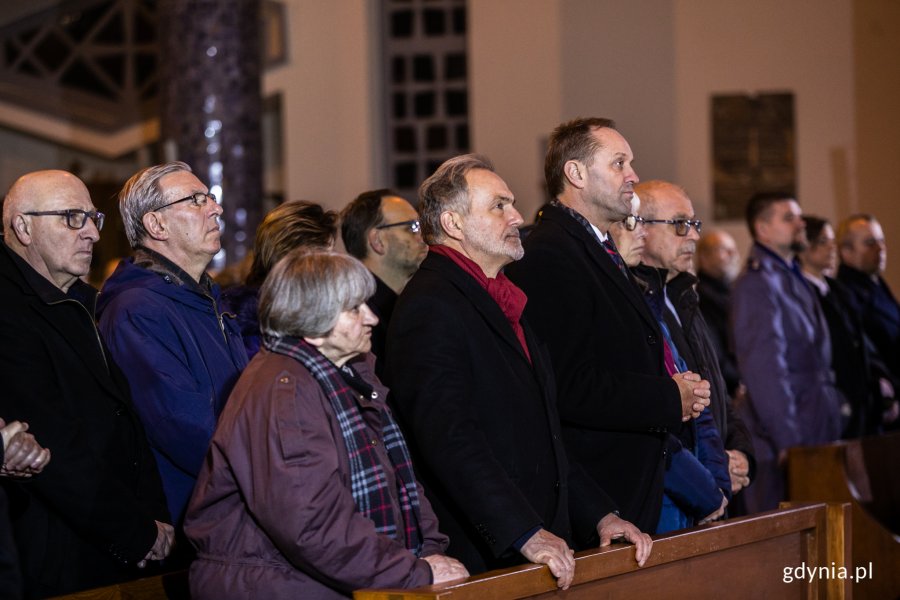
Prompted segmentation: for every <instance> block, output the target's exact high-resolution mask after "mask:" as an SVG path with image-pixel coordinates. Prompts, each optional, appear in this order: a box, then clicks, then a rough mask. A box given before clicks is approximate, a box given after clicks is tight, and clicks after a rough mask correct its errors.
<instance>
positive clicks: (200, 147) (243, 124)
mask: <svg viewBox="0 0 900 600" xmlns="http://www.w3.org/2000/svg"><path fill="white" fill-rule="evenodd" d="M260 6H261V0H160V3H159V36H160V49H161V55H160V60H161V63H160V70H159V73H160V82H159V85H160V103H161V106H160V114H161V134H162V140H163V151H164V154H165V157H166V160H173V159H177V160H183V161H184V162H186V163H188V164H189V165H191V167H192V168H193V170H194V173H195V174H196V175H197V177H199V178H200V180H201V181H203V182H204V183H206V184H207V185H208V186H209V188H210V191H211V192H213V193H214V194H215V195H216V197H217V198H219V200H220V202H221V204H222V207H223V208H224V210H225V213H224V216H223V219H224V228H223V229H224V231H223V235H222V249H223V251H224V252H220V253H219V255H217V256H216V258H215V259H214V260H213V264H212V265H211V267H212V268H219V267H223V266H225V264H226V262H227V263H228V264H232V263H236V262H239V261H240V260H241V259H242V258H244V256H245V255H246V254H247V253H248V252H249V251H250V250H251V249H252V247H253V238H254V235H255V232H256V226H257V224H258V223H259V220H260V218H261V212H262V197H263V183H262V181H263V179H262V140H261V127H260V122H261V116H262V100H261V92H260V71H261V50H260V23H259V20H260Z"/></svg>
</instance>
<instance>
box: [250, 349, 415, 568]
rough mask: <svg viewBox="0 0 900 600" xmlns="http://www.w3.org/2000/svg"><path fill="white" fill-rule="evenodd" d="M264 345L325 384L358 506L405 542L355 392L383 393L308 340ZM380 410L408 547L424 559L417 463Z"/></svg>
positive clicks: (382, 529)
mask: <svg viewBox="0 0 900 600" xmlns="http://www.w3.org/2000/svg"><path fill="white" fill-rule="evenodd" d="M264 345H265V347H266V348H267V349H268V350H270V351H271V352H275V353H277V354H283V355H285V356H290V357H291V358H293V359H295V360H297V361H298V362H299V363H300V364H302V365H303V366H304V367H306V369H307V370H308V371H309V372H310V373H311V374H312V376H313V378H314V379H315V380H316V382H317V383H318V384H319V386H321V388H322V391H323V392H325V396H326V397H327V398H328V400H329V402H331V407H332V409H333V410H334V414H335V416H336V417H337V420H338V424H339V425H340V427H341V434H342V436H343V438H344V445H345V446H346V447H347V456H348V457H349V458H350V491H351V493H352V494H353V501H354V502H355V503H356V508H357V509H358V510H359V512H360V513H362V515H363V516H365V517H366V518H368V519H369V520H371V521H372V522H373V523H375V531H377V532H378V533H380V534H383V535H386V536H388V537H390V538H392V539H395V540H397V539H399V537H400V536H399V534H398V529H397V523H395V522H394V511H393V509H392V505H393V503H392V502H391V497H390V494H391V492H390V490H389V489H388V479H387V477H386V475H385V471H384V465H383V464H382V462H381V461H380V460H379V457H378V454H377V453H376V452H375V449H374V448H375V447H374V445H373V444H375V443H376V441H377V440H372V439H370V436H371V432H370V431H369V427H368V425H367V423H366V421H365V419H364V418H363V415H362V410H363V409H361V407H360V405H359V402H358V399H359V392H357V391H355V390H354V389H353V388H357V389H359V390H360V391H362V392H364V393H365V394H366V395H369V396H371V397H372V398H373V399H374V398H377V393H376V392H374V390H372V388H371V386H370V385H368V384H367V383H366V382H365V381H364V380H363V379H362V377H360V376H359V374H358V373H356V371H354V370H353V369H352V368H351V367H350V366H349V365H344V366H343V367H341V368H340V371H339V370H338V367H336V366H335V364H334V363H332V362H331V361H330V360H328V359H327V358H325V356H323V355H322V354H321V353H320V352H319V351H318V350H317V349H316V348H315V347H313V346H311V345H310V344H309V343H307V342H306V341H305V340H302V339H297V338H293V337H288V336H285V337H282V338H273V337H271V336H266V338H265V339H264ZM379 412H380V417H381V423H382V429H381V437H382V439H381V443H382V445H383V446H384V449H385V451H386V452H387V455H388V458H389V460H390V462H391V466H392V467H393V469H394V477H395V479H396V483H397V490H396V492H397V495H398V496H399V500H400V510H401V513H402V515H403V533H404V536H403V538H404V539H403V541H404V543H405V545H406V548H408V549H409V550H410V551H412V552H413V553H414V554H415V555H416V556H418V555H419V553H420V552H421V550H422V532H421V528H420V523H421V515H420V513H419V493H418V490H417V489H416V478H415V474H414V473H413V468H412V460H411V459H410V456H409V450H408V449H407V447H406V441H405V440H404V439H403V434H402V433H401V432H400V428H399V427H398V426H397V423H396V422H395V421H394V418H393V417H392V416H391V413H390V412H388V411H387V409H386V408H384V407H382V408H381V409H379Z"/></svg>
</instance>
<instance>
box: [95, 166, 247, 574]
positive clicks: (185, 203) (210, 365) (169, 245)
mask: <svg viewBox="0 0 900 600" xmlns="http://www.w3.org/2000/svg"><path fill="white" fill-rule="evenodd" d="M119 211H120V212H121V214H122V220H123V222H124V224H125V233H126V235H127V236H128V242H129V243H130V245H131V247H132V249H133V250H134V256H133V257H131V258H129V259H127V260H124V261H122V262H121V263H120V264H119V267H118V268H117V269H116V271H115V272H114V273H113V274H112V275H111V276H110V278H109V279H108V280H107V281H106V284H104V286H103V293H102V294H101V295H100V302H99V304H98V307H97V310H98V315H99V326H100V332H101V334H102V335H103V338H104V340H105V341H106V343H107V344H108V345H109V348H110V352H111V353H112V355H113V356H114V357H115V358H116V360H117V361H118V362H119V364H121V365H123V368H124V370H125V375H126V377H127V378H128V382H129V384H130V385H131V391H132V395H133V396H134V402H135V406H136V407H137V411H138V415H139V416H140V417H141V420H142V421H143V423H144V427H145V428H146V429H147V436H148V438H149V440H150V447H151V448H152V449H153V451H154V454H155V455H156V460H157V463H158V465H159V471H160V475H161V477H162V482H163V487H164V489H165V492H166V497H167V499H168V503H169V510H170V512H171V513H172V519H173V522H174V523H175V525H176V528H178V529H179V536H180V525H181V521H182V518H183V515H184V510H185V507H186V506H187V502H188V500H189V499H190V496H191V493H192V491H193V488H194V483H195V482H196V477H197V474H198V473H199V470H200V466H201V465H202V463H203V459H204V456H205V455H206V449H207V446H208V445H209V440H210V438H211V437H212V434H213V431H214V430H215V427H216V422H217V420H218V417H219V414H220V413H221V411H222V408H223V407H224V406H225V401H226V400H227V398H228V394H229V393H230V392H231V388H232V387H233V386H234V383H235V381H236V380H237V378H238V376H239V375H240V373H241V371H242V370H243V368H244V366H245V365H246V364H247V355H246V352H245V350H244V345H243V342H242V340H241V334H240V329H239V327H238V325H237V323H236V321H235V318H234V315H233V314H231V313H227V312H223V310H222V309H221V308H220V296H219V287H218V286H217V285H216V284H214V283H213V281H212V279H211V278H210V277H209V275H208V274H207V273H206V268H207V266H208V265H209V263H210V261H211V260H212V258H213V256H215V255H216V253H217V252H219V250H220V249H221V247H222V244H221V241H220V236H221V231H220V228H219V217H220V216H221V214H222V207H221V206H220V205H219V204H218V203H217V202H216V197H215V196H214V195H212V194H211V193H209V189H208V188H207V187H206V185H204V184H203V182H201V181H200V180H199V179H198V178H197V176H196V175H194V173H192V172H191V168H190V167H189V166H188V165H187V164H185V163H183V162H170V163H166V164H162V165H156V166H153V167H148V168H146V169H144V170H142V171H139V172H138V173H136V174H135V175H134V176H132V177H131V179H129V180H128V181H127V182H126V183H125V186H124V187H123V188H122V191H121V192H120V193H119ZM181 547H182V548H183V549H185V550H187V549H188V548H189V546H188V544H182V545H181ZM180 558H181V556H180V555H179V556H178V557H176V560H175V562H178V561H179V559H180ZM184 558H185V560H187V558H189V557H187V556H186V557H184Z"/></svg>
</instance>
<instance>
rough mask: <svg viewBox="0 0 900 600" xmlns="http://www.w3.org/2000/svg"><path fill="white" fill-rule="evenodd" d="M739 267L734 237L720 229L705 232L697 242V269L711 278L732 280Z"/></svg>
mask: <svg viewBox="0 0 900 600" xmlns="http://www.w3.org/2000/svg"><path fill="white" fill-rule="evenodd" d="M739 267H740V254H739V253H738V249H737V244H736V243H735V242H734V238H733V237H731V235H730V234H728V233H727V232H725V231H722V230H721V229H714V230H712V231H710V232H707V233H706V234H704V235H703V237H701V238H700V241H699V242H697V270H698V271H700V272H703V273H705V274H707V275H709V276H710V277H712V278H713V279H719V280H724V281H728V282H731V281H734V280H735V279H736V278H737V274H738V270H739Z"/></svg>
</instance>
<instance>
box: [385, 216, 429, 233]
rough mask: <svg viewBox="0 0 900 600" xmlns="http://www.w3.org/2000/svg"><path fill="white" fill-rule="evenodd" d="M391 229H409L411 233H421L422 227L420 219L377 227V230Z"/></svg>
mask: <svg viewBox="0 0 900 600" xmlns="http://www.w3.org/2000/svg"><path fill="white" fill-rule="evenodd" d="M390 227H405V228H407V229H409V232H410V233H419V231H421V229H422V225H421V224H420V223H419V220H418V219H413V220H411V221H398V222H396V223H386V224H384V225H376V226H375V229H388V228H390Z"/></svg>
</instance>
